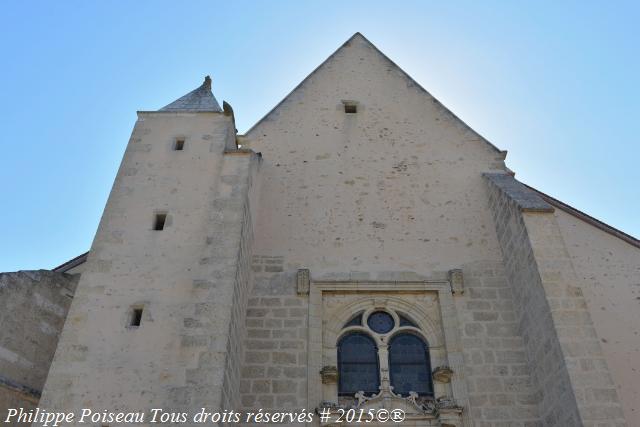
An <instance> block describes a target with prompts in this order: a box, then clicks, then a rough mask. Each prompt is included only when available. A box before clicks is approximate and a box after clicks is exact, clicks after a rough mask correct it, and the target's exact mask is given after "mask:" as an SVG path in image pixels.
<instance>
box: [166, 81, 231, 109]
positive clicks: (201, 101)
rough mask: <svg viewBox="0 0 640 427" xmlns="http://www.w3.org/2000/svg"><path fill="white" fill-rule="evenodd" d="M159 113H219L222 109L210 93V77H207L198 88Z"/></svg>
mask: <svg viewBox="0 0 640 427" xmlns="http://www.w3.org/2000/svg"><path fill="white" fill-rule="evenodd" d="M159 111H175V112H216V113H220V112H222V109H221V108H220V104H218V101H216V98H215V97H214V96H213V92H211V77H209V76H207V77H205V78H204V83H202V85H201V86H200V87H199V88H197V89H195V90H192V91H191V92H189V93H188V94H186V95H185V96H183V97H181V98H178V99H176V100H175V101H173V102H172V103H171V104H169V105H167V106H165V107H162V108H161V109H160V110H159Z"/></svg>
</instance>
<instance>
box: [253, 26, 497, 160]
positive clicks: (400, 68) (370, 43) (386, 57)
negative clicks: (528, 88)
mask: <svg viewBox="0 0 640 427" xmlns="http://www.w3.org/2000/svg"><path fill="white" fill-rule="evenodd" d="M356 37H362V39H363V40H364V41H366V42H367V43H368V44H369V45H370V46H371V47H373V48H374V49H375V51H376V52H378V53H379V54H380V55H381V56H382V57H383V58H384V59H385V60H386V61H388V62H389V63H391V65H393V66H394V67H396V68H397V69H398V70H400V72H401V73H402V74H404V75H405V77H406V78H408V79H409V80H410V81H411V82H412V83H413V84H415V85H416V86H417V87H418V88H419V89H420V90H422V91H423V92H424V93H426V94H427V95H429V96H430V97H432V98H433V99H434V100H436V101H437V102H438V104H439V105H440V106H441V107H442V108H444V109H445V110H446V111H447V112H448V113H449V114H451V115H452V116H453V117H455V118H456V119H457V120H458V121H459V122H460V123H462V124H463V125H464V126H466V127H467V128H468V129H469V130H471V131H472V132H473V133H475V134H476V135H478V137H479V138H480V139H482V141H483V142H484V143H486V144H487V145H489V146H490V147H491V148H493V149H494V150H495V151H497V152H498V153H503V152H504V151H503V150H501V149H499V148H498V147H496V146H495V145H493V144H492V143H491V142H490V141H489V140H487V139H486V138H485V137H483V136H482V135H480V134H479V133H478V132H477V131H476V130H474V129H473V128H472V127H471V126H469V125H468V124H466V123H465V122H464V120H462V119H460V117H458V116H456V115H455V113H453V112H452V111H451V110H449V109H448V108H447V107H445V105H444V104H442V102H440V101H439V100H438V99H437V98H436V97H435V96H433V95H432V94H431V93H430V92H429V91H427V90H426V89H425V88H424V87H422V85H421V84H420V83H418V82H417V81H416V80H415V79H414V78H413V77H411V75H410V74H409V73H407V72H406V71H405V70H403V69H402V67H400V66H399V65H398V64H396V63H395V62H394V61H393V60H392V59H391V58H389V57H388V56H387V55H385V53H384V52H382V51H381V50H380V49H378V47H377V46H376V45H375V44H373V43H372V42H371V41H370V40H369V39H368V38H366V37H365V36H364V35H362V33H360V32H357V33H355V34H354V35H352V36H351V37H349V39H348V40H347V41H346V42H344V43H342V45H340V47H338V48H337V49H336V50H335V51H334V52H333V53H332V54H331V55H329V56H328V57H327V59H325V60H324V61H322V62H321V63H320V65H318V66H317V67H316V68H314V69H313V71H311V72H310V73H309V74H308V75H307V76H306V77H305V78H304V79H302V81H301V82H300V83H298V84H297V85H296V87H294V88H293V89H292V90H291V91H290V92H289V93H287V94H286V95H285V97H284V98H282V99H281V100H280V102H278V103H277V104H276V105H275V106H274V107H273V108H272V109H271V110H269V112H268V113H267V114H265V115H264V116H262V117H261V118H260V120H258V121H257V122H256V123H255V124H254V125H253V126H251V127H250V128H249V130H247V131H246V132H245V133H244V135H248V134H249V133H251V131H253V130H254V129H255V128H256V127H257V126H258V125H259V124H260V123H262V122H263V121H264V120H265V119H266V118H267V117H269V116H270V115H271V113H273V112H274V111H276V110H277V109H278V107H280V106H281V105H282V104H284V102H285V101H286V100H287V98H289V97H290V96H291V94H293V93H294V92H295V91H296V90H298V88H300V87H301V86H302V85H304V84H305V83H306V82H307V80H309V79H310V78H311V77H312V76H313V75H314V74H315V73H316V72H317V71H318V70H319V69H320V68H322V66H324V65H325V64H326V63H327V62H329V61H330V60H331V59H332V58H333V57H334V56H335V55H336V54H337V53H338V52H339V51H340V50H342V48H344V47H345V46H347V45H348V44H349V43H351V41H352V40H353V39H355V38H356Z"/></svg>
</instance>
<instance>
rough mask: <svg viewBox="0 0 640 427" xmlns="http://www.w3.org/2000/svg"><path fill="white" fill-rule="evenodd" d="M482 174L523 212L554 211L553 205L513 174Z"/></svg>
mask: <svg viewBox="0 0 640 427" xmlns="http://www.w3.org/2000/svg"><path fill="white" fill-rule="evenodd" d="M482 176H484V177H485V178H486V179H487V181H489V182H490V183H491V184H493V185H494V186H495V187H496V188H497V189H498V190H500V191H501V192H502V193H504V194H505V195H506V196H507V197H509V199H511V200H512V201H513V202H514V203H515V204H516V205H517V206H518V208H519V209H520V211H521V212H554V208H553V206H551V205H550V204H549V203H547V202H546V201H544V199H543V198H542V197H540V195H538V194H537V193H536V192H534V191H532V190H530V189H529V188H527V186H525V185H524V184H522V183H521V182H518V181H517V180H516V179H515V178H514V177H513V176H511V175H508V174H504V173H483V174H482Z"/></svg>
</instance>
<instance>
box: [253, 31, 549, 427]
mask: <svg viewBox="0 0 640 427" xmlns="http://www.w3.org/2000/svg"><path fill="white" fill-rule="evenodd" d="M345 100H350V101H355V102H357V105H358V110H357V111H358V112H357V113H356V114H354V115H347V114H346V113H345V111H344V105H343V101H345ZM243 146H248V147H250V148H251V149H253V150H254V151H256V152H261V153H262V156H263V167H262V169H261V175H262V177H261V178H262V190H261V192H260V202H259V206H258V210H257V220H256V229H255V242H254V257H253V268H254V272H255V273H254V275H255V285H254V290H253V292H252V295H251V298H250V300H249V301H250V307H249V309H248V310H247V326H248V330H247V333H248V336H247V341H246V343H247V344H246V346H247V353H246V357H245V365H244V367H243V376H242V378H243V380H242V392H243V393H242V396H243V397H242V400H243V404H244V407H245V408H259V407H261V406H262V405H264V406H267V407H274V408H278V407H287V408H291V407H296V408H302V407H305V408H309V409H313V408H314V407H316V406H317V405H319V404H320V402H319V401H318V399H315V398H314V397H313V396H309V395H308V394H307V393H306V392H305V390H307V389H308V383H307V382H308V381H309V382H313V383H319V382H320V380H321V378H320V373H319V372H318V371H317V369H314V370H311V369H310V370H308V372H307V375H306V376H303V375H302V374H303V370H304V369H305V366H309V365H308V363H307V362H305V359H304V358H305V357H307V358H308V357H309V355H307V354H306V352H307V349H308V347H307V341H306V339H305V337H306V336H308V335H305V334H308V333H309V332H310V331H309V330H308V327H307V325H308V316H309V300H308V297H307V296H305V295H297V294H296V281H295V272H296V271H297V269H299V268H308V269H310V272H311V277H312V282H313V280H343V281H346V282H349V281H353V282H354V287H357V284H356V282H358V281H368V282H376V281H387V283H388V282H393V281H406V280H410V281H413V280H415V281H420V280H426V279H429V278H432V277H434V276H437V277H442V276H443V275H445V276H446V272H447V271H448V270H450V269H454V268H462V270H463V272H464V276H465V278H468V283H467V284H466V285H465V286H466V287H467V290H466V291H465V292H464V293H463V294H459V295H456V296H455V298H454V299H455V307H456V313H455V314H454V315H455V317H456V319H457V323H458V325H459V330H458V331H456V332H457V333H458V335H459V336H460V337H461V341H462V347H459V346H456V345H453V346H452V349H454V350H456V351H459V352H460V354H462V356H463V360H462V361H461V364H462V366H461V369H460V370H459V371H458V372H457V373H456V375H459V376H460V378H461V379H462V380H463V381H462V382H463V383H464V384H466V385H465V388H466V389H467V390H468V394H467V392H466V391H463V390H458V392H459V393H458V395H457V396H456V398H458V399H461V400H462V402H461V403H463V404H464V406H465V408H464V411H465V414H470V416H471V419H473V420H474V422H477V423H481V422H486V423H496V424H497V423H501V422H502V423H510V425H514V426H524V425H530V424H531V423H535V422H538V421H539V414H538V412H537V395H536V393H535V391H534V389H533V388H532V384H531V376H530V373H529V371H528V369H527V366H526V352H525V346H524V342H523V337H522V335H521V333H520V332H519V330H518V329H517V324H516V319H515V313H514V305H513V300H512V296H511V294H510V289H509V286H508V283H507V281H506V274H505V271H504V268H503V267H502V253H501V251H500V246H499V242H498V239H497V238H496V234H495V228H494V225H493V222H492V217H491V212H490V210H489V206H488V201H487V200H488V199H487V190H486V187H485V184H484V182H483V179H482V173H483V172H487V171H500V170H504V163H503V158H504V153H501V152H499V151H498V150H496V149H495V148H493V147H492V146H491V145H490V144H488V143H487V142H486V141H484V140H483V139H482V137H480V136H479V135H477V134H476V133H474V132H473V131H472V130H471V129H469V128H468V127H467V126H466V125H464V124H463V123H462V122H460V121H459V120H458V119H457V118H456V117H455V116H453V115H452V114H451V113H450V112H448V111H447V110H446V109H445V108H444V107H442V105H440V104H439V103H438V102H437V101H436V100H435V99H434V98H432V97H431V95H429V94H428V93H426V92H425V91H424V90H423V89H422V88H420V87H418V86H417V84H416V83H415V82H414V81H412V80H411V79H410V78H409V77H408V76H407V75H406V74H404V73H403V72H402V71H400V70H399V69H398V68H397V67H396V66H395V64H393V63H391V62H390V61H389V60H388V59H387V58H385V57H384V56H382V55H381V54H380V53H379V52H378V51H377V50H375V48H374V47H373V46H372V45H370V44H369V43H368V42H367V41H366V40H364V39H362V38H359V37H355V38H354V39H352V40H351V41H350V42H349V43H348V44H347V45H345V46H344V47H343V48H342V49H341V50H339V51H338V52H337V53H336V54H335V55H334V56H332V57H331V58H330V59H329V60H328V61H327V62H326V63H324V64H323V65H322V66H321V67H320V68H318V69H317V70H316V71H315V72H314V73H313V74H312V75H311V76H310V77H309V78H308V79H307V80H305V81H304V82H303V83H302V84H301V85H300V86H299V87H297V88H296V89H295V90H294V91H293V92H292V93H291V94H290V95H289V96H288V97H287V98H286V99H285V100H284V101H283V102H282V103H281V104H280V105H279V106H278V107H276V108H275V109H274V110H273V111H272V112H271V113H269V114H268V115H267V116H266V118H265V119H264V120H263V121H261V122H259V123H258V124H257V125H256V126H255V127H254V128H252V129H251V130H250V131H249V132H248V133H247V135H246V137H245V139H244V140H243ZM386 290H391V291H392V290H393V287H390V288H389V289H386ZM309 339H312V338H309ZM314 399H315V400H314ZM467 416H468V415H467Z"/></svg>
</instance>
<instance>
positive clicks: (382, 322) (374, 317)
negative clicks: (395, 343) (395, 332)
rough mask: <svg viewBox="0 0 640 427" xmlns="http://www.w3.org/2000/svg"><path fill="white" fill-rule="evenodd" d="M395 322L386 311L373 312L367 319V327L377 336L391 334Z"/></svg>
mask: <svg viewBox="0 0 640 427" xmlns="http://www.w3.org/2000/svg"><path fill="white" fill-rule="evenodd" d="M395 323H396V322H395V320H394V319H393V316H391V315H390V314H389V313H387V312H386V311H374V312H373V313H371V314H370V315H369V317H368V318H367V325H368V326H369V328H371V330H372V331H374V332H377V333H379V334H386V333H388V332H391V330H392V329H393V327H394V326H395Z"/></svg>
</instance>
